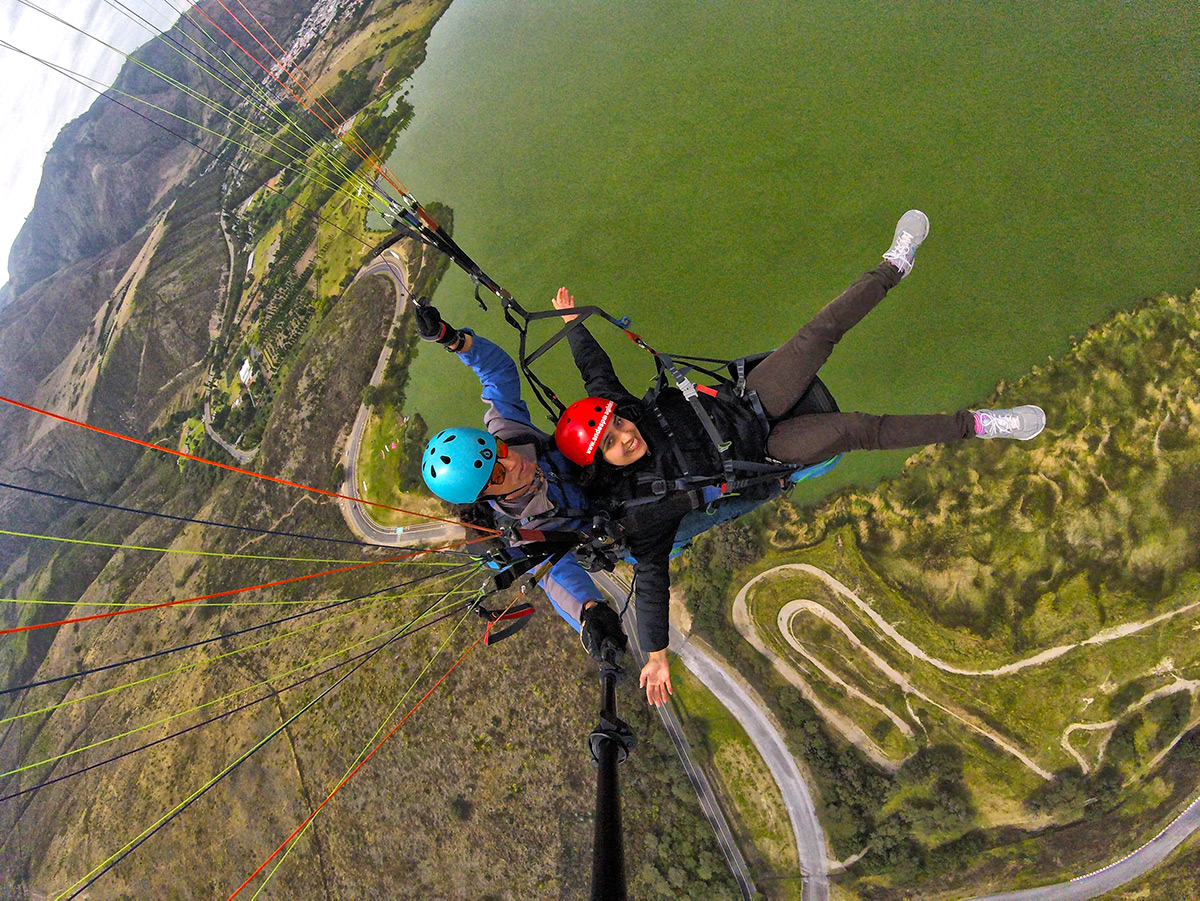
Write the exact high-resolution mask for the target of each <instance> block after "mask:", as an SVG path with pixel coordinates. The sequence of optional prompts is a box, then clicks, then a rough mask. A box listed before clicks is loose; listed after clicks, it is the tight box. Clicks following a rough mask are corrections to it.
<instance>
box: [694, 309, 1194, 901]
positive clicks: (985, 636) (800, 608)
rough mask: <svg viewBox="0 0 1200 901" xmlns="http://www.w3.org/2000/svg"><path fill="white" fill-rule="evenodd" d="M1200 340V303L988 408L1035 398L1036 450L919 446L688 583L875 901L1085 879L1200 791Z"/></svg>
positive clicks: (702, 565) (1086, 348) (747, 527)
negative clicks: (804, 771) (880, 478)
mask: <svg viewBox="0 0 1200 901" xmlns="http://www.w3.org/2000/svg"><path fill="white" fill-rule="evenodd" d="M1198 337H1200V293H1197V294H1194V295H1193V296H1192V297H1191V298H1188V299H1181V298H1174V297H1160V298H1155V299H1152V300H1147V301H1145V302H1143V303H1142V304H1140V305H1138V307H1137V308H1135V309H1133V310H1131V311H1129V312H1124V313H1119V314H1117V315H1115V316H1114V317H1112V318H1111V319H1110V320H1109V321H1107V322H1105V323H1102V324H1100V325H1098V326H1096V327H1095V328H1093V329H1092V330H1091V331H1090V332H1089V334H1088V335H1087V336H1086V337H1084V338H1083V339H1082V340H1080V341H1078V342H1077V343H1076V344H1075V345H1074V346H1073V347H1072V348H1071V350H1070V351H1069V352H1068V353H1067V354H1065V355H1064V356H1063V357H1062V358H1061V359H1056V360H1051V361H1048V362H1047V364H1046V365H1045V366H1042V367H1038V368H1037V369H1035V370H1034V371H1033V372H1031V373H1030V374H1029V375H1027V376H1025V377H1024V378H1022V379H1021V380H1019V381H1018V382H1015V383H1013V384H1011V385H1002V386H1000V387H999V388H998V390H997V392H996V394H995V396H994V397H992V398H991V399H989V402H988V404H989V405H990V406H1006V405H1012V404H1015V403H1021V402H1025V403H1039V404H1041V405H1042V406H1043V407H1044V408H1045V409H1046V410H1047V413H1048V417H1049V426H1048V428H1047V430H1046V432H1045V433H1044V434H1043V435H1042V436H1041V437H1039V438H1038V439H1036V440H1034V441H1032V442H1030V443H1029V444H1016V443H1013V442H999V441H993V442H983V441H972V442H967V443H965V444H962V445H956V446H952V447H946V448H931V449H927V450H925V451H922V452H920V453H918V454H917V455H915V456H914V457H913V458H912V459H911V460H910V461H909V462H908V464H907V466H906V468H905V472H904V474H903V475H902V476H901V477H899V478H897V479H895V480H893V481H891V482H889V483H887V484H885V485H883V486H881V487H880V488H879V489H878V490H876V491H873V492H870V493H860V492H854V491H846V492H843V493H841V494H840V495H839V496H837V497H835V498H834V499H832V500H830V501H829V502H827V503H825V504H824V505H822V506H821V507H819V508H816V509H810V510H797V509H795V508H790V507H787V506H783V507H780V508H778V509H777V510H776V511H775V512H774V513H773V514H772V515H771V516H770V517H764V518H763V519H762V520H761V521H760V522H759V523H757V524H754V523H750V524H748V523H741V524H739V525H738V526H735V527H734V528H733V529H726V530H725V531H724V532H723V533H719V534H717V535H713V536H710V537H708V538H706V539H705V540H704V541H702V542H701V543H700V545H701V546H700V547H699V548H698V550H697V552H696V553H694V554H693V555H692V557H691V562H690V563H689V564H686V565H685V566H686V567H687V568H686V577H687V579H688V582H689V584H690V595H691V600H690V606H691V607H692V608H693V613H694V614H695V618H696V622H697V625H698V627H699V628H700V629H701V631H702V632H704V633H707V634H708V635H709V636H710V637H711V638H712V639H713V641H714V642H715V643H716V644H717V646H718V647H719V648H721V649H722V650H723V652H725V653H727V654H729V655H730V656H731V657H733V658H734V659H736V660H737V661H738V663H739V665H740V666H741V668H742V669H743V671H744V672H746V673H747V675H749V676H750V677H751V678H752V679H754V680H757V681H758V682H760V683H761V684H762V685H764V686H765V687H766V689H767V690H764V692H763V693H764V695H765V696H767V697H778V698H781V700H780V709H779V710H778V711H777V713H779V715H780V717H781V719H782V720H783V721H784V723H785V724H790V725H791V726H792V728H793V730H794V731H793V738H794V740H795V744H796V747H797V752H798V756H800V757H801V758H802V759H804V760H806V761H807V762H808V763H809V765H810V767H811V768H812V769H813V771H814V773H815V774H816V775H817V777H818V779H819V781H820V782H821V783H822V795H823V799H822V801H823V805H824V817H823V822H824V824H825V825H826V828H827V830H828V832H829V837H830V840H831V842H832V845H833V851H834V853H835V855H836V856H838V857H840V858H845V857H847V856H849V855H851V854H856V853H858V852H860V851H864V850H865V851H866V852H867V853H866V854H865V855H864V856H863V857H862V859H861V860H860V861H859V862H858V863H857V864H856V865H854V866H853V867H852V868H851V870H850V875H849V877H848V884H850V885H852V886H854V888H855V890H856V891H858V892H860V893H861V894H862V896H863V897H880V898H884V897H893V896H895V897H900V896H902V895H901V894H896V893H894V892H893V890H892V889H890V888H889V886H893V887H895V891H896V892H901V893H902V892H903V891H905V890H907V889H905V888H903V887H907V886H912V885H914V884H920V885H922V886H924V887H923V888H922V889H921V891H922V893H925V892H930V893H932V892H935V891H941V890H943V889H945V890H952V889H951V887H952V886H960V887H961V886H967V885H974V886H977V885H979V884H980V883H981V882H982V883H983V884H984V885H986V886H989V887H995V886H1004V887H1008V886H1010V885H1012V884H1014V882H1021V881H1024V882H1026V883H1029V884H1037V883H1038V882H1039V881H1045V880H1046V879H1048V878H1051V877H1054V876H1058V875H1061V874H1068V875H1069V874H1073V873H1077V872H1081V871H1083V870H1085V869H1087V868H1089V867H1092V866H1093V865H1100V864H1102V863H1104V862H1105V861H1107V860H1110V859H1112V858H1113V857H1115V856H1120V854H1121V853H1124V851H1126V850H1128V849H1129V847H1130V846H1131V845H1132V844H1133V843H1134V841H1135V840H1140V839H1141V838H1142V837H1148V836H1149V835H1152V834H1153V833H1154V831H1156V830H1157V829H1158V828H1160V827H1161V824H1162V822H1163V821H1164V820H1165V819H1166V818H1167V817H1169V816H1170V815H1171V814H1172V812H1173V811H1175V810H1176V809H1177V808H1178V806H1179V805H1180V803H1181V802H1182V801H1183V800H1184V799H1186V798H1188V797H1189V796H1190V795H1191V794H1192V793H1194V791H1195V786H1196V780H1195V777H1194V774H1193V773H1192V772H1191V769H1190V766H1189V765H1188V763H1187V762H1188V761H1191V760H1193V759H1194V755H1195V753H1196V749H1197V741H1198V740H1197V739H1196V738H1195V737H1194V736H1193V735H1192V734H1191V733H1190V732H1189V730H1190V729H1192V727H1193V726H1194V725H1195V724H1196V723H1197V716H1196V712H1195V711H1196V707H1195V698H1196V693H1197V690H1198V689H1200V681H1198V680H1197V667H1198V666H1200V640H1198V639H1197V638H1196V637H1195V636H1196V630H1197V627H1198V624H1200V593H1198V592H1200V571H1198V564H1200V554H1198V553H1197V550H1196V549H1197V547H1198V546H1200V544H1198V540H1200V506H1198V500H1197V499H1198V498H1200V483H1198V482H1197V474H1198V473H1200V438H1197V433H1196V430H1195V428H1194V421H1195V418H1196V415H1197V413H1198V412H1200V408H1198V406H1197V402H1196V397H1197V396H1198V392H1197V388H1198V387H1200V386H1198V379H1197V371H1198V370H1200V350H1198V347H1200V344H1198V342H1197V338H1198ZM756 542H761V548H762V549H764V550H767V553H766V555H765V556H763V555H762V554H761V553H759V552H756V551H755V546H756V544H755V543H756ZM760 574H767V575H763V577H762V578H761V579H758V580H757V581H755V582H754V584H753V585H751V586H750V587H749V589H748V590H747V591H746V593H745V609H746V611H747V616H748V617H749V626H748V627H747V628H744V629H742V630H741V632H739V630H738V629H736V628H735V626H734V622H733V620H732V618H731V616H730V614H729V609H730V603H731V599H732V597H733V595H734V593H735V592H736V590H737V589H739V588H741V587H742V586H744V585H746V584H747V583H748V582H750V581H751V580H752V579H754V577H756V576H759V575H760ZM747 631H752V632H754V633H755V635H756V636H757V638H758V640H759V641H760V642H761V643H762V644H763V646H764V649H765V650H764V653H762V654H760V653H758V652H756V651H754V649H753V648H751V647H750V645H749V644H748V643H747V641H746V638H745V637H744V636H745V634H746V632H747ZM864 786H865V787H866V789H865V790H863V787H864ZM850 787H855V790H854V791H848V788H850ZM1114 835H1120V836H1124V837H1125V838H1123V839H1122V840H1121V841H1119V842H1114V840H1113V838H1112V836H1114Z"/></svg>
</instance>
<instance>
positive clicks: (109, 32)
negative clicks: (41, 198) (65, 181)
mask: <svg viewBox="0 0 1200 901" xmlns="http://www.w3.org/2000/svg"><path fill="white" fill-rule="evenodd" d="M124 5H125V6H126V8H128V9H130V10H132V11H133V12H135V13H138V14H140V15H141V16H143V17H144V18H146V19H147V20H149V21H151V22H153V23H155V25H156V26H157V27H158V28H160V29H165V28H166V27H167V25H169V24H170V22H171V21H172V20H173V19H174V18H176V17H177V12H176V11H175V10H173V9H171V8H170V6H169V4H167V3H164V2H163V0H124ZM40 9H45V10H46V11H47V12H49V13H52V14H53V15H55V16H57V17H58V18H60V19H63V20H66V21H67V22H70V23H71V24H72V25H75V26H78V28H80V29H82V30H84V31H86V32H87V33H88V34H90V35H94V36H96V37H98V38H100V39H101V40H103V41H105V42H107V43H108V44H111V45H113V46H114V47H117V48H119V49H120V50H122V51H125V52H128V51H130V50H133V49H136V48H137V47H140V46H141V45H142V44H144V43H145V42H146V41H148V40H149V39H150V37H151V34H150V32H149V31H148V29H147V27H146V26H145V25H143V24H141V23H139V22H137V21H135V20H133V19H132V18H131V17H130V16H128V15H126V14H125V13H123V12H121V11H120V7H119V4H118V2H117V0H25V2H21V0H0V41H3V42H4V44H8V45H12V46H13V47H17V48H19V49H20V50H23V51H25V52H26V53H29V54H32V55H34V56H37V57H40V58H42V59H44V60H47V61H50V62H53V63H57V64H58V65H61V66H64V67H66V68H68V69H70V70H72V71H74V72H77V73H80V74H84V75H87V76H89V77H90V78H93V79H97V80H98V81H99V82H101V83H103V84H104V85H106V86H107V85H109V84H111V83H112V81H113V80H114V79H115V78H116V77H117V73H118V72H119V71H120V69H121V65H122V63H124V58H123V57H122V56H121V55H120V54H119V53H118V52H116V51H115V50H112V49H109V48H108V47H105V46H104V45H102V44H100V43H98V42H97V41H95V40H93V39H92V38H90V37H87V36H85V35H83V34H80V33H79V32H78V31H76V30H73V29H72V28H69V27H67V26H66V25H63V24H61V23H59V22H56V21H54V20H53V19H52V18H50V17H49V16H48V15H46V13H43V12H40V11H39V10H40ZM97 98H98V95H97V94H96V92H95V91H92V90H90V89H89V88H86V87H84V86H82V85H80V84H77V83H76V82H74V81H72V80H71V79H69V78H67V77H66V76H64V75H62V74H60V73H59V72H56V71H54V70H52V69H50V68H48V67H47V66H45V65H43V64H42V63H39V62H35V61H33V60H31V59H29V58H28V57H27V56H24V55H22V54H21V53H19V52H17V51H15V50H12V49H10V48H9V47H7V46H4V45H3V44H0V117H2V118H0V121H4V122H6V123H8V125H7V126H6V127H5V129H4V140H3V141H0V197H3V198H4V199H5V203H4V204H3V206H0V285H2V284H4V283H5V282H7V281H8V254H9V250H10V249H11V248H12V243H13V241H14V240H15V239H16V237H17V232H19V231H20V230H21V226H22V225H23V224H24V222H25V218H26V217H27V216H28V215H29V211H30V210H31V209H32V208H33V201H34V197H35V196H36V195H37V189H38V184H39V182H40V181H41V179H42V163H43V162H44V160H45V157H46V152H47V151H48V150H49V149H50V147H51V145H52V144H53V143H54V138H55V137H56V136H57V135H58V132H59V130H60V129H61V128H62V127H63V126H64V125H65V124H67V123H68V122H70V121H71V120H72V119H74V118H75V117H77V116H78V115H80V114H81V113H83V112H84V111H85V110H87V108H88V107H89V106H91V105H92V103H93V102H94V101H95V100H96V99H97Z"/></svg>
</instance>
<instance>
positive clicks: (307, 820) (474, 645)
mask: <svg viewBox="0 0 1200 901" xmlns="http://www.w3.org/2000/svg"><path fill="white" fill-rule="evenodd" d="M485 634H486V633H485ZM483 638H484V636H483V635H480V636H479V637H478V638H476V639H475V641H474V642H472V643H471V646H470V647H469V648H467V649H466V650H465V651H463V653H462V656H460V657H459V658H458V659H457V660H455V661H454V664H453V665H452V666H451V667H450V669H448V670H446V672H445V673H444V674H443V675H442V677H441V678H440V679H438V680H437V682H435V683H434V684H433V686H432V687H431V688H430V689H429V691H427V692H425V694H423V695H422V696H421V699H420V700H419V701H417V703H415V704H414V705H413V706H412V707H411V708H410V709H409V711H408V713H406V714H404V716H403V717H401V719H400V722H398V723H396V725H395V726H393V727H392V728H391V730H390V731H389V732H388V734H387V735H385V736H384V737H383V738H382V739H381V740H380V741H379V744H377V745H375V747H374V748H372V749H371V752H370V753H369V754H367V756H366V757H364V758H363V759H362V760H361V761H359V763H358V766H356V767H355V768H354V769H352V770H351V771H350V772H349V773H347V774H346V775H345V776H343V777H342V781H341V782H339V783H338V784H337V785H336V786H334V788H333V791H331V792H330V793H329V794H328V795H326V797H325V800H324V801H322V802H321V803H320V804H318V805H317V808H316V810H314V811H313V812H312V813H310V814H309V815H308V816H307V817H305V818H304V822H302V823H301V824H300V825H299V826H297V827H296V828H295V829H294V830H293V831H292V834H291V835H289V836H288V837H287V838H286V839H284V841H283V844H281V845H280V846H279V847H278V848H276V849H275V850H274V851H273V852H271V855H270V856H269V857H268V858H267V859H266V860H264V861H263V862H262V863H261V864H259V866H258V869H257V870H255V871H254V872H253V873H251V874H250V875H249V876H248V877H247V878H246V881H245V882H243V883H242V884H241V885H239V886H238V887H237V888H236V889H235V890H234V892H233V894H232V895H230V896H229V898H228V901H233V899H234V898H236V897H237V896H238V895H239V894H240V893H241V891H242V889H244V888H245V887H246V886H247V885H249V884H250V882H251V881H252V880H253V879H254V877H255V876H257V875H258V874H259V873H261V872H262V871H263V869H264V868H265V867H266V865H267V864H269V863H270V862H271V861H272V860H274V859H275V857H276V856H277V855H278V854H279V852H280V851H282V850H283V849H284V848H286V847H287V845H288V843H289V842H291V840H292V839H293V838H295V837H296V836H297V835H299V834H300V832H301V830H303V829H304V827H305V826H307V825H308V824H309V823H310V822H311V821H312V820H313V818H314V817H316V815H317V814H318V813H320V812H321V809H322V808H323V807H324V806H325V805H326V804H328V803H329V802H330V801H331V800H332V799H333V796H334V795H336V794H337V793H338V792H339V791H341V789H342V786H344V785H345V784H346V783H347V782H349V781H350V780H351V779H352V778H353V777H354V775H355V774H356V773H357V772H358V771H359V770H361V769H362V768H363V766H365V765H366V762H367V761H368V760H370V759H371V758H372V757H374V756H375V752H376V751H378V750H379V749H380V748H382V747H383V746H384V744H385V743H386V742H387V740H388V739H389V738H391V737H392V736H393V735H395V734H396V731H397V730H398V729H399V728H400V727H401V726H403V725H404V724H405V723H406V722H408V720H409V718H410V717H411V716H412V715H413V714H414V713H416V712H417V709H418V708H419V707H420V706H421V705H422V704H424V703H425V700H426V699H427V698H428V697H429V696H430V695H431V694H433V693H434V691H436V690H437V688H438V687H439V686H440V685H441V684H442V683H443V682H445V681H446V679H448V678H449V676H450V674H451V673H452V672H454V670H456V669H457V668H458V665H459V664H460V663H462V662H463V661H464V660H465V659H466V658H467V655H468V654H470V653H471V652H472V651H474V650H475V648H477V647H478V646H479V643H480V642H481V641H483Z"/></svg>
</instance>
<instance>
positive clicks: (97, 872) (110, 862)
mask: <svg viewBox="0 0 1200 901" xmlns="http://www.w3.org/2000/svg"><path fill="white" fill-rule="evenodd" d="M460 584H461V583H460ZM456 587H457V586H456ZM433 606H436V602H435V604H434V605H431V608H432V607H433ZM422 615H424V614H422ZM470 615H471V612H470V611H468V612H467V613H466V614H465V615H464V617H463V619H462V620H460V621H459V623H458V625H457V626H455V628H454V630H453V631H452V632H451V635H453V634H454V633H455V632H457V631H458V629H459V627H461V626H462V623H463V622H464V621H465V619H466V617H467V616H470ZM400 637H401V634H397V635H394V636H392V637H391V638H389V639H388V640H387V641H385V642H384V643H383V644H381V645H379V647H377V648H375V649H374V650H373V651H371V652H370V653H369V654H368V655H366V656H365V657H364V658H363V659H362V660H360V661H359V662H358V663H357V664H356V665H355V666H354V667H353V668H352V669H351V670H350V671H349V672H348V673H345V674H344V675H342V676H341V677H340V678H338V679H337V680H336V681H335V682H333V683H332V684H331V685H329V686H327V687H326V688H325V689H324V690H322V691H321V692H320V693H319V694H318V695H316V696H315V697H313V698H312V699H311V700H309V701H308V703H306V704H305V705H304V706H303V707H301V708H300V709H299V710H298V711H296V713H294V714H292V716H290V717H288V719H286V720H285V721H284V722H282V723H281V724H280V725H279V726H278V727H276V728H275V729H273V730H272V731H271V732H270V733H269V734H268V735H267V736H266V737H264V738H262V739H261V740H259V741H258V742H257V743H255V744H254V746H253V747H251V748H250V749H249V750H248V751H246V752H245V753H243V754H242V755H241V756H240V757H238V759H237V760H235V761H234V762H233V763H231V764H229V765H228V766H227V767H225V768H224V769H223V770H221V772H219V773H218V774H217V775H216V776H214V777H213V778H212V779H210V780H209V781H208V782H207V783H205V784H204V785H203V786H202V787H201V788H199V789H197V790H196V791H194V792H193V793H192V794H191V795H190V796H188V798H186V799H185V800H184V801H183V802H181V803H180V804H178V805H176V807H175V808H174V809H173V810H171V811H170V812H169V813H167V814H164V815H163V816H162V817H160V818H159V819H158V821H157V822H155V823H154V824H153V825H152V826H150V827H148V828H146V829H144V830H143V831H142V833H141V834H140V835H139V836H138V837H137V838H135V839H133V840H131V841H130V842H128V843H127V844H126V845H125V846H124V847H123V848H121V849H120V850H119V851H117V852H116V853H115V854H113V855H112V856H111V857H109V858H108V859H107V860H106V861H104V862H103V863H101V864H99V865H97V866H96V867H95V868H93V869H92V871H91V872H89V873H88V874H86V875H85V876H83V877H81V878H80V879H79V880H77V881H76V882H75V884H74V885H71V886H70V887H68V888H67V889H66V890H65V891H63V892H62V893H60V894H59V895H58V896H57V898H56V901H59V899H62V898H65V897H68V896H69V897H70V898H76V897H78V896H79V894H80V893H82V892H83V891H84V889H86V888H87V887H88V886H90V885H91V884H92V883H94V882H95V881H96V880H97V879H99V878H100V877H101V876H103V875H104V874H105V873H107V872H108V871H109V870H111V869H112V868H113V867H115V866H116V865H117V864H118V863H120V862H121V861H122V860H123V859H124V858H125V857H127V856H128V855H129V854H131V853H132V852H133V851H134V850H136V849H137V848H138V847H139V846H140V845H141V844H142V843H144V842H145V841H146V840H147V839H149V838H150V837H151V836H152V835H154V834H155V833H156V832H158V830H160V829H161V828H163V827H164V826H165V825H166V824H167V823H169V822H170V821H171V820H173V819H174V818H175V817H177V816H179V814H181V813H183V811H184V810H186V809H187V808H188V807H190V806H191V805H192V804H193V803H195V802H196V801H197V800H199V798H200V797H202V796H203V795H204V794H205V793H207V792H208V791H209V789H211V788H212V787H213V786H215V785H216V784H217V783H218V782H220V781H221V780H222V779H224V778H225V777H226V776H228V775H229V774H230V773H232V772H233V771H234V770H235V769H237V768H238V767H239V766H241V765H242V764H243V763H245V762H246V761H247V760H248V759H249V758H250V757H251V756H252V755H254V754H255V753H257V752H258V751H259V750H260V749H261V748H263V747H264V746H265V745H266V744H267V743H268V742H269V741H271V739H273V738H274V737H275V736H277V735H279V734H280V733H281V732H283V731H284V730H285V729H287V728H288V727H289V726H290V725H291V724H292V723H294V722H295V721H296V720H298V719H299V718H300V717H301V716H303V715H304V714H305V713H307V712H308V711H309V710H311V709H312V708H313V707H314V706H316V704H317V703H318V702H319V701H320V700H321V699H322V698H324V697H325V696H326V695H328V694H329V693H330V692H331V691H333V690H334V689H335V688H337V687H338V686H339V685H341V684H342V683H343V682H345V681H346V680H347V679H348V678H350V676H352V675H354V674H355V673H356V672H358V671H359V670H360V669H361V668H362V667H363V666H365V665H366V664H367V663H369V662H370V661H371V660H373V659H374V658H375V656H376V655H377V654H379V653H380V652H381V651H383V650H384V649H385V648H387V647H390V646H391V644H392V643H393V642H395V641H397V640H398V639H399V638H400ZM482 640H483V636H482V635H480V636H479V638H477V639H476V640H475V642H474V644H472V645H471V647H470V648H468V649H467V651H466V652H465V653H464V654H463V655H462V657H459V659H458V660H457V661H456V662H455V663H454V664H453V665H452V666H451V667H450V669H449V670H447V672H446V674H445V675H444V676H442V678H441V679H439V680H438V682H437V684H435V685H434V686H433V688H431V689H430V690H429V692H427V693H426V694H425V696H424V697H423V698H422V699H421V701H419V702H418V703H417V705H416V706H415V707H414V708H413V710H415V709H416V707H419V706H420V704H421V703H422V702H423V701H424V700H425V698H427V697H429V695H430V694H431V693H432V692H433V690H434V689H436V688H437V687H438V685H441V684H442V682H444V681H445V680H446V678H447V677H448V676H449V675H450V673H451V672H453V671H454V669H455V668H456V667H457V666H458V664H459V663H461V662H462V660H463V659H464V658H465V657H466V655H467V654H469V653H470V652H471V651H472V650H474V649H475V648H476V647H477V646H478V645H479V642H480V641H482ZM439 653H440V651H439ZM409 715H411V711H410V714H409ZM405 719H406V720H407V719H408V717H407V716H406V717H405ZM403 722H404V721H403V720H402V721H401V723H398V724H397V726H396V729H398V728H399V727H400V725H401V724H402V723H403ZM392 731H393V732H395V729H393V730H392ZM390 734H391V733H389V737H390ZM386 740H387V739H384V741H386ZM380 744H382V742H381V743H380ZM372 753H373V752H372ZM363 762H364V763H365V762H366V761H365V760H364V761H363ZM361 765H362V764H360V765H359V766H360V767H361ZM343 784H344V781H343ZM331 797H332V795H331ZM326 801H328V798H327V799H326ZM310 819H311V817H310ZM272 856H274V855H272ZM263 866H266V863H264V864H263ZM259 869H261V867H260V868H259ZM251 878H253V877H251ZM247 881H249V880H247ZM235 894H236V892H235Z"/></svg>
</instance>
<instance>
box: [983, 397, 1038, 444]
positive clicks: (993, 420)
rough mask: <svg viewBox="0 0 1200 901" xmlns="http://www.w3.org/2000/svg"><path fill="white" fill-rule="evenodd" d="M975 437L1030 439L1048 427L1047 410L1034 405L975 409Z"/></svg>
mask: <svg viewBox="0 0 1200 901" xmlns="http://www.w3.org/2000/svg"><path fill="white" fill-rule="evenodd" d="M974 412H975V437H977V438H1016V439H1017V440H1018V441H1028V440H1029V439H1030V438H1034V437H1036V436H1038V435H1039V434H1041V431H1042V429H1044V428H1045V427H1046V411H1045V410H1043V409H1042V408H1041V407H1035V406H1032V405H1029V406H1024V407H1013V408H1012V409H1011V410H975V411H974Z"/></svg>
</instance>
